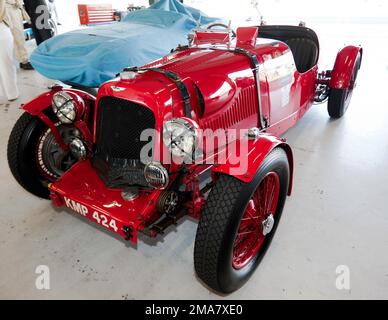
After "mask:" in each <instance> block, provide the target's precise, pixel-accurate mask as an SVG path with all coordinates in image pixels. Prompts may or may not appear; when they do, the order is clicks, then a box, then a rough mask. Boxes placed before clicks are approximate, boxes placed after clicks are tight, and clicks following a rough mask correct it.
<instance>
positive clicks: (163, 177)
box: [144, 162, 169, 189]
mask: <svg viewBox="0 0 388 320" xmlns="http://www.w3.org/2000/svg"><path fill="white" fill-rule="evenodd" d="M144 177H145V179H146V181H147V182H148V183H149V184H150V185H151V186H152V187H154V188H155V189H164V188H165V187H167V185H168V181H169V179H168V172H167V170H166V168H165V167H163V166H162V164H161V163H159V162H150V163H148V164H147V165H146V166H145V168H144Z"/></svg>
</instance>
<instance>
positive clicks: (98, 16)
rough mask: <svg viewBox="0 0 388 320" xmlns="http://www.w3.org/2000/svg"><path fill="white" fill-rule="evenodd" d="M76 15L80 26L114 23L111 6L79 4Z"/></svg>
mask: <svg viewBox="0 0 388 320" xmlns="http://www.w3.org/2000/svg"><path fill="white" fill-rule="evenodd" d="M78 14H79V21H80V23H81V25H89V24H96V23H103V22H111V21H114V15H113V8H112V5H111V4H79V5H78Z"/></svg>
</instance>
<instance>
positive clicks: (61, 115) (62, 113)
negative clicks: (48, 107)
mask: <svg viewBox="0 0 388 320" xmlns="http://www.w3.org/2000/svg"><path fill="white" fill-rule="evenodd" d="M58 97H60V98H61V99H64V100H65V101H64V102H63V103H61V104H60V105H58V103H57V101H56V99H57V98H58ZM51 102H52V109H53V111H54V114H55V116H56V117H57V118H58V119H59V121H61V123H64V124H71V123H73V122H74V121H75V120H76V118H77V106H76V102H75V100H74V97H72V96H71V95H70V94H69V93H67V92H64V91H59V92H56V93H55V94H54V95H53V96H52V98H51ZM66 109H67V110H66Z"/></svg>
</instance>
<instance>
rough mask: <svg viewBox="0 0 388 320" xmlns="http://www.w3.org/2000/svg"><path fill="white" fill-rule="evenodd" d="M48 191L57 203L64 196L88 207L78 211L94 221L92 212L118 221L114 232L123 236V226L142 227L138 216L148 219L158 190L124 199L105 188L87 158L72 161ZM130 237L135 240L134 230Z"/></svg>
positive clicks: (115, 191)
mask: <svg viewBox="0 0 388 320" xmlns="http://www.w3.org/2000/svg"><path fill="white" fill-rule="evenodd" d="M50 190H51V193H52V197H54V198H55V200H56V201H55V204H56V205H57V206H58V205H59V206H61V205H66V202H65V200H64V197H68V198H70V199H71V200H73V201H76V202H77V203H79V204H82V205H84V206H86V207H87V209H88V212H87V213H86V215H82V214H81V213H80V212H78V213H79V214H81V216H84V217H85V218H87V219H90V220H91V221H94V222H96V220H95V219H94V218H93V216H92V215H93V212H94V211H97V212H98V213H99V214H100V215H101V214H103V215H105V216H106V217H107V218H108V219H110V218H114V219H115V220H116V223H117V228H118V231H117V233H118V234H119V235H120V236H122V237H126V235H125V234H124V233H123V231H122V229H123V226H131V227H132V228H133V229H134V230H142V229H143V228H144V223H143V220H142V219H141V218H144V219H145V221H147V220H148V219H149V218H150V216H151V215H153V214H154V211H155V202H156V200H157V199H158V196H159V195H160V192H161V191H154V192H143V193H142V194H141V195H140V197H139V198H137V199H136V200H135V201H124V200H123V199H122V197H121V190H118V189H108V188H107V187H106V186H105V184H104V183H103V182H102V181H101V179H100V178H99V177H98V175H97V173H96V172H95V170H94V169H93V168H92V166H91V164H90V161H89V160H86V161H82V162H78V163H77V164H75V165H74V166H73V167H72V168H71V170H68V171H67V172H66V173H65V174H64V175H63V176H62V177H61V179H60V181H58V182H56V183H54V184H52V185H51V186H50ZM58 198H59V199H60V200H58ZM80 211H81V212H83V211H82V210H80ZM84 213H85V212H84ZM107 225H108V227H106V226H105V227H106V228H107V229H109V230H111V231H114V230H112V228H110V227H109V220H108V222H107ZM130 240H131V241H133V242H135V243H136V241H137V234H136V232H135V233H134V234H133V237H131V238H130Z"/></svg>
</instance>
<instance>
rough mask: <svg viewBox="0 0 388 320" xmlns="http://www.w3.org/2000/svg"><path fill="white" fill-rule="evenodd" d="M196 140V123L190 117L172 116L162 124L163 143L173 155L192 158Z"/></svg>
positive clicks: (196, 143)
mask: <svg viewBox="0 0 388 320" xmlns="http://www.w3.org/2000/svg"><path fill="white" fill-rule="evenodd" d="M198 140H199V138H198V125H197V124H196V123H195V122H194V121H192V120H191V119H184V118H174V119H172V120H170V121H167V122H165V123H164V125H163V143H164V144H165V146H166V147H167V148H168V149H169V150H170V151H171V153H172V154H173V155H174V156H177V157H183V158H192V157H193V153H194V151H195V148H196V147H197V145H198Z"/></svg>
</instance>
